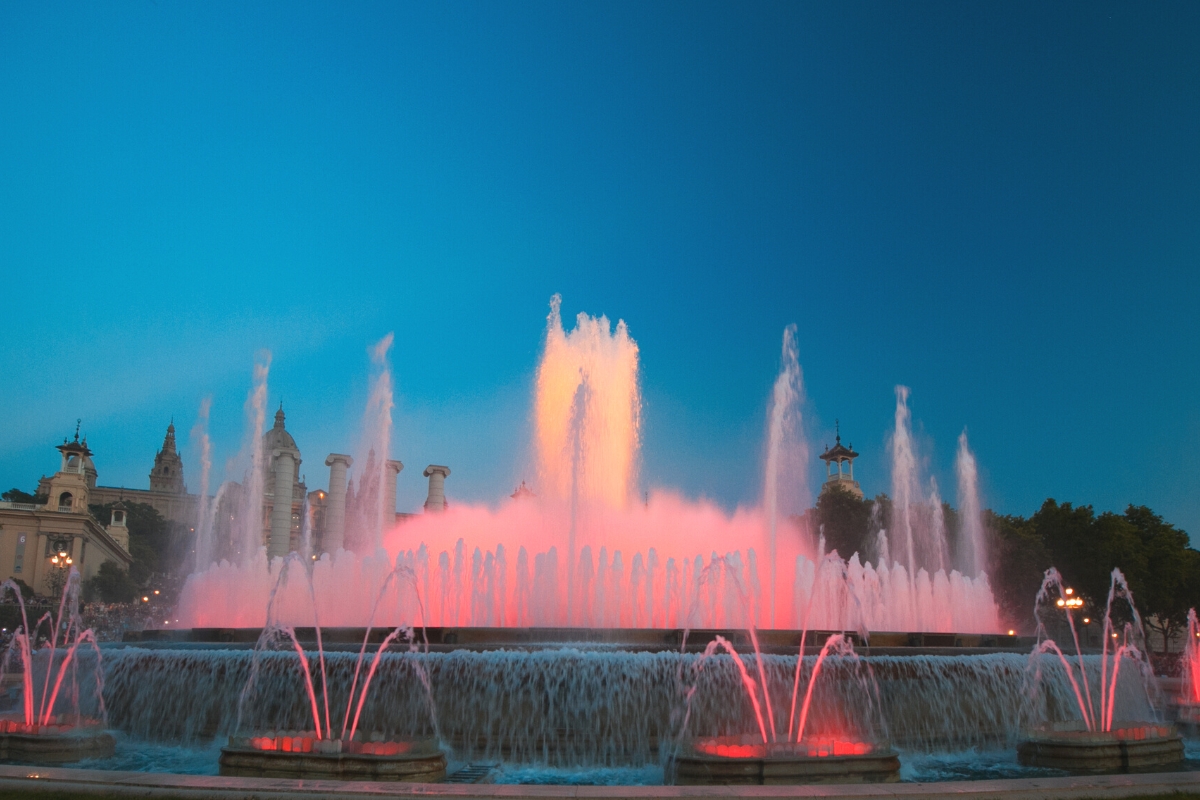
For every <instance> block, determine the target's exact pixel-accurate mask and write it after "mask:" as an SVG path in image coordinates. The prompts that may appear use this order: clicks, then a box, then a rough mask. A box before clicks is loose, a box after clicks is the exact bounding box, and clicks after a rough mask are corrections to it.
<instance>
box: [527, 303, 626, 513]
mask: <svg viewBox="0 0 1200 800" xmlns="http://www.w3.org/2000/svg"><path fill="white" fill-rule="evenodd" d="M561 304H562V298H560V297H559V296H558V295H554V297H553V298H551V300H550V314H549V316H548V317H547V320H546V346H545V349H544V351H543V353H542V361H541V364H539V365H538V371H537V387H536V398H535V401H534V421H535V430H536V434H535V436H536V440H535V442H534V445H535V449H536V456H537V466H538V477H539V481H538V488H539V490H540V493H541V494H542V495H543V496H544V497H546V498H547V499H556V500H558V501H561V502H571V501H572V498H574V499H575V500H576V501H577V502H579V503H581V504H583V505H584V506H592V505H600V506H607V507H609V508H624V507H625V506H626V505H627V504H628V503H629V501H630V500H631V499H632V498H633V496H634V494H635V492H636V488H637V452H638V428H639V425H640V421H641V392H640V390H639V388H638V347H637V344H636V343H635V342H634V341H633V339H632V338H631V337H630V336H629V331H628V329H627V328H626V326H625V322H624V321H623V320H622V321H618V322H617V326H616V330H612V326H611V324H610V323H609V321H608V318H607V317H604V316H601V317H599V318H597V317H590V316H588V315H587V314H584V313H580V314H579V316H578V317H576V319H575V328H574V330H572V331H570V332H569V333H568V332H566V331H564V330H563V326H562V317H561V314H560V310H559V309H560V307H561Z"/></svg>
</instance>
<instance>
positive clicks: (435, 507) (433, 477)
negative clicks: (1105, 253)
mask: <svg viewBox="0 0 1200 800" xmlns="http://www.w3.org/2000/svg"><path fill="white" fill-rule="evenodd" d="M423 474H424V475H425V477H426V478H429V496H428V497H426V498H425V510H426V511H445V510H446V478H448V477H450V468H449V467H442V466H438V465H437V464H430V465H429V466H428V467H426V468H425V472H424V473H423Z"/></svg>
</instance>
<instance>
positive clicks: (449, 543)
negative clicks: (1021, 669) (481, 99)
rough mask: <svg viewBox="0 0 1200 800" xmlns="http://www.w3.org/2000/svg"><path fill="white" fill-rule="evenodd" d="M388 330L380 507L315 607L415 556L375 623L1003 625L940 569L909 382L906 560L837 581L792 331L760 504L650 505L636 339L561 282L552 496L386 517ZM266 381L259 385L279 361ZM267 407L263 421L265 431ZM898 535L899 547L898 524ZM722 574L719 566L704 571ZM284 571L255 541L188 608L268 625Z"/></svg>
mask: <svg viewBox="0 0 1200 800" xmlns="http://www.w3.org/2000/svg"><path fill="white" fill-rule="evenodd" d="M390 344H391V338H390V336H389V337H386V338H385V339H384V340H383V341H381V342H380V343H379V345H377V346H376V347H375V348H374V349H373V350H372V369H373V370H375V372H376V376H375V378H374V379H373V383H372V387H373V388H372V400H371V402H370V403H369V404H368V409H367V412H366V414H365V416H364V425H363V428H364V436H365V441H366V442H367V443H368V444H369V445H370V448H371V449H370V450H368V454H367V457H365V458H364V457H362V456H361V455H360V457H359V458H358V459H356V467H355V468H356V469H361V470H362V472H363V473H364V474H360V475H359V479H358V480H359V491H358V494H357V495H356V497H358V498H359V500H360V501H361V502H362V503H365V506H366V507H363V508H357V507H356V508H348V510H347V518H346V519H347V522H346V525H347V527H346V538H345V541H346V543H347V544H348V546H349V547H350V550H347V551H342V550H339V551H338V552H336V553H329V554H326V555H324V556H322V558H321V559H320V560H319V561H318V562H316V563H315V564H314V565H313V582H314V585H315V587H316V590H317V594H318V595H319V596H320V597H322V598H323V599H322V600H321V603H320V607H319V608H318V609H317V611H318V613H319V616H320V619H321V621H322V623H323V624H325V625H326V626H337V627H357V626H361V625H362V624H363V623H364V621H365V620H367V619H369V618H372V617H371V615H372V614H373V613H374V612H373V609H374V608H375V600H376V598H377V597H378V596H379V595H380V594H381V592H383V591H384V589H385V582H386V581H387V580H388V577H387V576H388V575H389V574H391V572H392V569H393V567H394V566H397V565H404V566H407V567H408V568H410V569H411V570H412V572H413V573H414V574H415V576H416V586H415V587H401V586H396V587H392V589H389V590H388V591H389V593H390V594H389V596H388V599H387V602H386V603H385V604H384V605H383V606H381V607H380V608H379V614H380V616H379V618H378V619H376V620H375V623H374V624H377V625H380V626H387V627H395V626H398V625H405V624H414V625H416V624H426V625H432V626H447V627H455V626H481V627H530V626H552V627H558V626H570V627H628V628H685V627H737V628H795V627H798V626H799V625H800V624H802V623H803V624H804V626H805V627H808V626H813V627H821V628H826V629H831V630H876V631H937V632H956V633H995V632H998V631H999V630H1000V625H999V622H998V619H997V613H996V604H995V600H994V598H993V595H992V591H991V587H990V586H989V585H988V582H987V576H986V574H984V573H982V572H981V573H980V574H978V575H976V576H974V577H965V576H963V575H962V574H960V573H959V572H956V571H946V570H943V569H940V568H937V567H940V565H942V564H944V562H945V558H944V557H943V555H944V554H943V550H944V549H945V541H944V538H945V537H944V525H941V524H940V523H938V521H937V519H934V520H933V521H932V522H929V521H928V520H926V519H925V517H926V516H929V514H930V513H931V512H930V511H929V509H930V508H932V509H933V510H934V512H940V504H939V503H936V502H934V503H932V505H930V502H927V498H925V497H924V496H923V495H922V494H921V493H920V487H919V485H918V483H917V480H918V476H917V472H916V470H917V464H918V459H917V458H916V455H915V452H914V450H913V447H912V444H911V442H910V441H909V440H910V439H911V435H910V432H909V420H910V416H909V415H908V411H907V405H906V402H907V390H905V392H904V393H903V397H900V395H899V394H898V401H897V418H896V419H897V434H896V437H897V441H898V442H899V443H900V444H898V445H896V446H894V448H893V449H894V450H895V452H896V453H899V456H897V458H896V459H894V460H895V461H896V463H897V464H899V467H894V472H897V474H898V475H900V473H903V474H902V475H900V477H899V478H896V477H895V476H894V482H895V481H899V483H898V484H897V485H898V486H901V487H903V488H904V489H905V492H904V494H903V497H901V495H896V497H897V498H898V502H899V500H903V502H902V503H900V504H899V505H898V506H897V508H899V509H900V510H901V512H902V513H900V514H899V515H898V517H897V519H898V523H897V524H900V526H901V531H900V532H898V533H897V534H896V535H901V536H902V540H903V542H904V543H905V545H906V552H907V559H906V560H905V563H904V564H903V565H901V564H900V563H896V562H892V561H891V560H890V559H889V558H887V557H885V558H884V559H883V561H884V563H881V564H875V565H872V564H870V563H864V562H863V561H862V560H861V559H860V558H859V557H858V556H857V555H855V554H850V556H851V557H850V558H849V559H845V558H841V559H837V561H838V566H837V567H836V569H838V570H840V574H839V579H838V580H837V581H826V580H823V579H822V577H821V574H820V573H821V572H822V571H823V570H826V569H830V568H834V567H830V566H829V565H828V564H826V559H825V555H826V554H824V553H822V552H819V550H820V548H819V546H818V545H817V535H816V532H814V531H811V530H807V529H806V528H805V527H804V525H803V523H800V522H798V521H797V518H796V517H793V516H788V512H792V511H798V510H801V509H800V508H799V507H793V506H795V505H796V503H795V502H793V501H795V500H796V499H797V498H800V497H802V496H804V495H805V493H806V492H807V487H806V481H805V480H804V474H805V471H806V470H805V465H804V463H803V462H804V461H805V459H804V458H803V456H804V454H805V453H807V443H806V442H805V441H804V437H803V431H802V430H801V427H802V426H801V425H800V421H801V417H800V415H799V405H800V404H801V402H802V396H803V391H802V386H801V380H800V367H799V363H798V360H797V357H796V352H797V346H796V342H795V339H794V335H793V332H792V330H791V329H790V328H789V329H788V331H787V332H785V337H784V355H783V359H782V365H783V366H782V369H781V373H780V377H779V378H778V379H777V381H776V384H775V391H774V392H773V394H772V399H771V403H770V409H769V417H770V423H769V425H768V446H767V448H766V452H767V458H766V461H767V464H766V469H765V473H766V476H765V482H764V483H765V485H764V492H763V503H762V507H761V508H738V509H736V510H734V511H732V512H726V511H724V510H722V509H721V508H719V507H717V506H716V505H715V504H713V503H711V502H709V501H706V500H704V499H699V500H690V499H685V498H683V497H681V496H679V495H678V494H676V493H673V492H671V491H667V490H655V491H651V492H650V493H649V496H648V498H647V499H646V500H644V501H641V502H639V501H640V500H641V498H639V497H638V495H639V493H640V492H639V487H638V470H637V467H638V463H639V460H640V420H641V394H640V388H639V377H638V363H639V350H638V346H637V343H636V342H635V341H634V340H633V338H632V337H631V335H630V333H629V331H628V329H627V327H626V326H625V324H624V322H622V321H618V323H617V324H616V326H615V328H614V326H613V325H611V324H610V322H609V320H608V319H607V318H605V317H603V316H601V317H591V316H588V315H586V314H580V315H579V316H578V317H577V319H576V320H575V327H574V328H573V329H572V330H570V331H567V330H565V329H564V328H563V324H562V319H561V315H560V300H559V298H558V297H557V296H555V297H554V298H553V299H552V301H551V309H550V314H549V315H548V318H547V326H546V336H545V343H544V348H543V352H542V357H541V361H540V363H539V365H538V370H537V379H536V395H535V398H534V404H533V413H532V417H533V421H534V432H533V441H532V442H531V445H532V446H531V450H532V452H533V455H534V458H535V461H536V466H537V475H538V479H537V481H536V484H537V485H536V486H535V490H536V492H537V495H538V496H537V497H536V498H524V499H519V500H507V499H506V500H505V501H504V502H502V503H500V504H499V505H497V506H494V507H489V506H485V505H472V504H468V503H459V502H455V503H452V504H451V505H450V508H449V510H448V511H446V512H444V513H434V514H422V515H417V516H415V517H413V518H411V519H410V520H409V521H407V522H405V523H404V524H402V525H399V526H395V525H391V526H387V525H385V526H383V528H382V529H380V528H379V527H377V526H376V524H375V522H376V521H377V520H379V519H386V520H391V519H392V518H393V512H394V510H395V509H383V508H382V506H381V505H380V503H381V502H382V500H381V498H383V497H385V496H387V493H386V492H382V491H379V487H380V484H379V482H378V481H377V480H376V478H377V477H378V476H377V475H376V474H375V471H376V470H377V468H378V469H382V465H383V464H384V463H385V462H386V460H387V458H386V457H385V455H386V454H389V453H390V448H391V442H392V436H391V403H392V388H393V387H392V378H391V369H390V366H389V364H388V362H387V353H388V350H389V346H390ZM259 378H261V379H259ZM259 378H256V389H255V394H254V395H253V397H256V398H257V397H258V396H259V394H261V393H262V392H261V391H260V389H259V386H260V384H261V386H263V387H265V372H264V373H263V374H262V375H261V376H259ZM262 391H265V389H263V390H262ZM256 402H257V401H256ZM254 408H256V409H257V408H258V405H254ZM901 410H903V412H904V413H903V414H901V413H900V412H901ZM254 419H255V420H259V418H258V417H254ZM260 422H261V421H260V420H259V422H256V423H255V424H256V425H257V427H255V428H254V435H255V436H256V437H259V438H261V424H260ZM256 441H258V439H256ZM901 445H902V446H901ZM373 453H379V454H381V455H380V457H378V458H377V457H375V455H374V454H373ZM900 456H903V458H901V457H900ZM796 459H799V462H798V463H797V464H795V465H790V464H791V461H793V460H796ZM253 463H255V464H257V463H259V462H258V461H254V462H253ZM359 465H361V467H360V466H359ZM371 465H375V466H371ZM787 465H790V466H788V468H786V469H785V468H784V467H785V466H787ZM253 472H254V475H258V476H259V477H258V478H257V479H252V483H251V487H250V488H251V491H250V492H248V493H247V495H246V496H247V497H249V498H250V502H251V504H253V503H254V502H258V503H259V504H260V505H259V506H258V507H256V508H255V509H251V510H249V511H248V512H247V513H246V515H245V518H246V519H248V520H252V521H253V524H252V525H251V527H254V529H255V533H254V535H255V536H258V537H259V538H261V535H262V532H261V526H260V525H259V520H260V519H261V491H258V493H257V494H256V493H255V492H256V491H257V490H256V488H255V487H256V486H258V484H257V483H254V482H253V480H258V482H259V483H261V476H260V475H259V471H257V470H255V471H253ZM364 480H365V483H364ZM364 486H366V487H367V488H366V489H365V490H364V488H363V487H364ZM371 487H374V489H373V490H371ZM793 496H794V497H793ZM363 498H366V499H365V500H363ZM788 498H792V499H791V500H789V501H788V502H786V503H785V502H783V501H784V500H788ZM935 498H936V493H935ZM800 505H805V503H801V504H800ZM351 511H353V512H354V513H351ZM380 511H382V515H381V514H379V513H377V512H380ZM934 516H935V517H936V514H934ZM927 523H928V524H927ZM914 537H916V539H915V540H914ZM881 539H882V540H883V541H884V542H885V547H884V549H885V550H886V537H884V536H881ZM914 541H916V543H917V546H916V547H914ZM842 555H843V556H845V555H846V554H842ZM760 559H761V560H760ZM718 564H719V566H717V565H718ZM927 567H928V568H927ZM929 568H933V571H932V572H930V569H929ZM705 570H710V571H715V573H716V574H715V576H714V577H712V578H711V579H710V580H708V582H707V583H706V584H705V585H703V586H702V585H701V581H700V575H701V574H702V573H703V572H704V571H705ZM274 574H276V568H275V567H274V566H272V565H271V564H270V563H268V561H267V559H266V557H265V555H263V553H262V551H261V549H251V550H249V551H244V552H243V555H242V556H241V557H240V558H239V559H238V560H237V561H236V563H230V562H225V561H223V562H221V563H219V564H212V565H211V566H209V567H207V568H205V569H201V570H197V572H196V573H194V574H193V575H192V576H190V577H189V579H188V582H187V584H186V585H185V587H184V590H183V592H182V594H181V599H180V602H179V605H178V608H177V611H176V617H177V619H178V622H177V623H176V624H177V625H179V626H180V627H185V628H186V627H247V628H254V627H261V626H262V625H263V624H264V620H265V608H266V604H267V600H268V597H269V596H270V594H271V590H272V587H273V586H274V578H273V575H274ZM739 586H741V587H744V595H745V596H744V598H739V596H738V595H739V590H738V587H739ZM418 591H419V594H420V596H421V597H423V598H425V600H426V603H425V605H424V607H423V608H420V607H418V604H417V602H416V596H417V592H418ZM848 593H852V594H853V596H854V601H853V602H851V600H850V597H849V594H848ZM743 601H744V602H743ZM305 606H306V604H305V603H304V602H303V597H302V592H301V590H300V589H298V588H296V589H287V588H285V589H283V590H281V596H280V603H279V607H278V614H277V621H278V622H279V623H281V624H291V625H303V624H307V622H308V619H309V612H308V611H307V609H306V608H305ZM772 713H773V712H772ZM773 728H774V726H773V725H772V729H773Z"/></svg>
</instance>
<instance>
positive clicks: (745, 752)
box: [693, 736, 873, 758]
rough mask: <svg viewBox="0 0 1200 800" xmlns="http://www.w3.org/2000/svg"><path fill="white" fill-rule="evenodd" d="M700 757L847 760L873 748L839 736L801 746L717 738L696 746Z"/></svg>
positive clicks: (735, 738)
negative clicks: (831, 758)
mask: <svg viewBox="0 0 1200 800" xmlns="http://www.w3.org/2000/svg"><path fill="white" fill-rule="evenodd" d="M693 749H694V750H695V751H696V752H697V753H698V754H700V755H706V756H716V757H717V758H779V757H789V756H790V757H795V758H829V757H835V758H837V757H845V756H865V755H868V754H869V753H871V752H872V750H873V748H872V746H871V745H870V744H869V743H867V742H860V741H855V740H853V739H843V738H840V737H836V736H829V737H818V738H815V739H805V740H804V741H802V742H800V743H798V744H797V743H795V742H778V743H771V744H764V743H762V742H757V743H755V742H745V741H742V740H741V738H740V737H734V736H729V737H717V738H713V739H701V740H700V741H698V742H696V743H695V744H694V745H693Z"/></svg>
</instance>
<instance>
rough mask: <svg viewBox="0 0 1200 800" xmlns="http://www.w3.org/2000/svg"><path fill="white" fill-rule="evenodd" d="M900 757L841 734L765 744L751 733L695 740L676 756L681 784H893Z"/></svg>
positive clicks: (677, 778) (884, 747) (886, 747)
mask: <svg viewBox="0 0 1200 800" xmlns="http://www.w3.org/2000/svg"><path fill="white" fill-rule="evenodd" d="M898 780H900V757H899V756H898V755H897V753H896V751H895V750H892V749H891V748H890V747H889V746H887V745H881V744H872V743H869V742H859V741H853V740H848V739H847V740H843V739H832V738H831V739H815V740H811V741H809V740H805V741H802V742H799V743H795V742H777V743H770V744H764V743H763V742H762V741H758V740H756V739H755V738H754V737H751V736H717V737H711V738H705V739H698V740H696V741H695V742H694V743H693V744H692V746H691V747H690V748H689V749H688V750H687V751H685V752H684V753H683V754H681V755H680V756H679V757H678V758H677V759H676V761H675V783H676V784H679V785H682V786H702V785H732V784H746V785H753V786H771V785H796V784H806V783H892V782H895V781H898Z"/></svg>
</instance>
